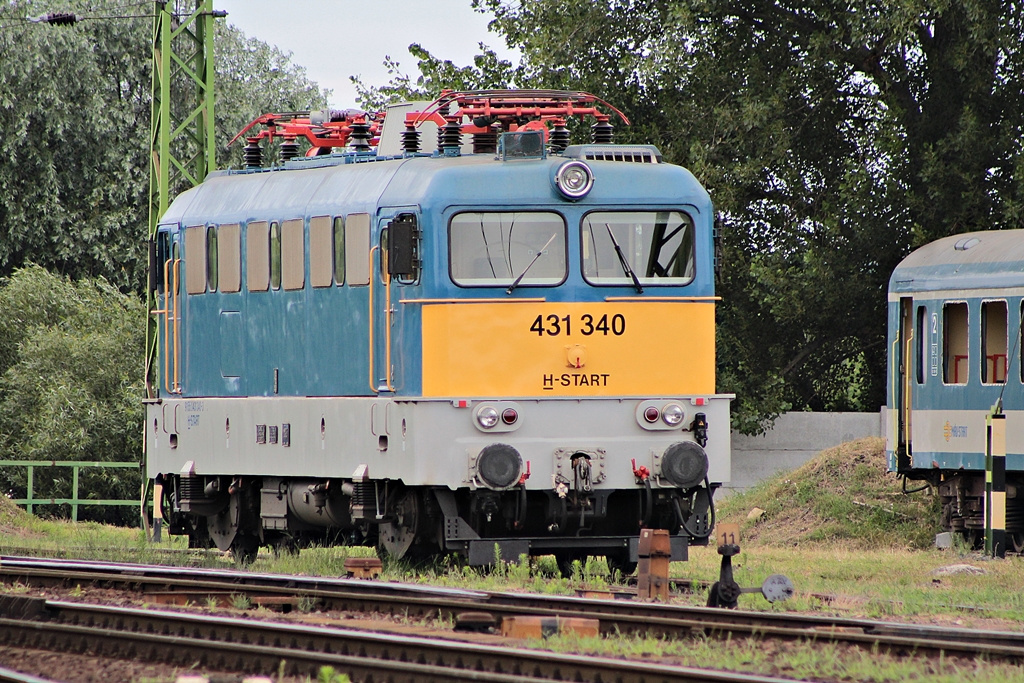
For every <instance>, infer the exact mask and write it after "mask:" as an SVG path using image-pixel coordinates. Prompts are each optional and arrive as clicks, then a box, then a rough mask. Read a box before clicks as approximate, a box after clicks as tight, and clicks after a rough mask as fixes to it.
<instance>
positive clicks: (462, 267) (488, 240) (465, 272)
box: [449, 211, 566, 287]
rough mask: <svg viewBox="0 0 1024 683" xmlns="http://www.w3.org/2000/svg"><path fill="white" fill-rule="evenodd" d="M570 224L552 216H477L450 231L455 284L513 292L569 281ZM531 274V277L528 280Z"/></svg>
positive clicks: (462, 218)
mask: <svg viewBox="0 0 1024 683" xmlns="http://www.w3.org/2000/svg"><path fill="white" fill-rule="evenodd" d="M565 235H566V228H565V221H564V220H563V219H562V217H561V216H560V215H558V214H557V213H551V212H547V211H516V212H511V211H503V212H488V211H474V212H467V213H460V214H457V215H456V216H455V217H453V218H452V222H451V226H450V228H449V257H450V263H451V276H452V281H453V282H455V284H458V285H469V286H474V285H476V286H491V287H497V286H502V287H508V286H509V285H512V283H513V282H515V281H516V280H517V279H519V278H522V279H521V280H519V282H518V285H519V286H529V285H557V284H560V283H561V282H562V281H563V280H564V279H565V276H566V255H565ZM524 273H525V275H524Z"/></svg>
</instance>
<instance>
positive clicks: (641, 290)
mask: <svg viewBox="0 0 1024 683" xmlns="http://www.w3.org/2000/svg"><path fill="white" fill-rule="evenodd" d="M604 227H605V229H606V230H607V231H608V237H610V238H611V240H612V246H614V247H615V255H616V256H618V257H619V264H620V265H621V266H622V272H624V273H625V274H626V275H628V276H629V279H631V280H632V281H633V286H634V287H636V293H637V294H643V293H644V288H643V287H642V286H641V285H640V278H638V277H637V276H636V273H634V272H633V269H632V268H630V267H629V262H628V261H626V255H625V254H623V253H622V247H620V246H619V243H618V242H616V241H615V235H613V234H612V229H611V228H610V227H608V224H607V223H605V224H604Z"/></svg>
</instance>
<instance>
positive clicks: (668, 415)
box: [661, 403, 684, 427]
mask: <svg viewBox="0 0 1024 683" xmlns="http://www.w3.org/2000/svg"><path fill="white" fill-rule="evenodd" d="M683 415H684V413H683V407H682V406H681V405H679V404H678V403H669V404H666V405H665V407H664V408H662V409H661V419H662V420H664V421H665V424H667V425H668V426H670V427H675V426H676V425H678V424H679V423H681V422H682V421H683Z"/></svg>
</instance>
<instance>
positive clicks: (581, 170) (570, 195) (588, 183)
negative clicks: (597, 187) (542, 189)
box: [555, 161, 594, 200]
mask: <svg viewBox="0 0 1024 683" xmlns="http://www.w3.org/2000/svg"><path fill="white" fill-rule="evenodd" d="M593 186H594V174H593V173H592V172H591V170H590V167H589V166H587V165H586V164H585V163H583V162H582V161H567V162H565V163H564V164H562V165H561V166H560V167H559V168H558V172H557V173H556V174H555V187H557V188H558V191H559V192H561V193H562V195H563V196H564V197H565V198H566V199H573V200H576V199H583V198H584V197H586V196H587V193H589V192H590V189H591V188H592V187H593Z"/></svg>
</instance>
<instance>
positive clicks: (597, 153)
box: [562, 145, 664, 164]
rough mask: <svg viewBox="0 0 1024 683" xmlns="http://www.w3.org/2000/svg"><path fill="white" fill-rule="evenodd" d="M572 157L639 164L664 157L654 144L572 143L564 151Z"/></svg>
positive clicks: (654, 162) (661, 159)
mask: <svg viewBox="0 0 1024 683" xmlns="http://www.w3.org/2000/svg"><path fill="white" fill-rule="evenodd" d="M562 156H564V157H569V158H570V159H586V160H587V161H628V162H632V163H638V164H661V163H664V159H663V157H662V156H661V152H660V151H659V150H658V148H657V147H655V146H654V145H570V146H569V147H567V148H566V150H565V151H564V152H562Z"/></svg>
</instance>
